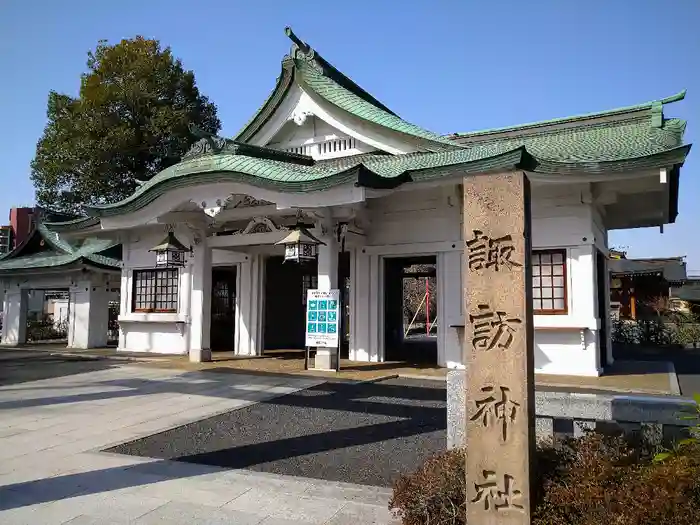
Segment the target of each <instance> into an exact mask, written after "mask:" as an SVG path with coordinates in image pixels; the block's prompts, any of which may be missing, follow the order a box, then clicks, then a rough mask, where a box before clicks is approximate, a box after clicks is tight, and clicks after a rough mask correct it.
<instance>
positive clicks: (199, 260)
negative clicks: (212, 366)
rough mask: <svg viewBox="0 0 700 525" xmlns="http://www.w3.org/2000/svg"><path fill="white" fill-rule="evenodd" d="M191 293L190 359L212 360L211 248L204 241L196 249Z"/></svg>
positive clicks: (199, 360) (195, 360)
mask: <svg viewBox="0 0 700 525" xmlns="http://www.w3.org/2000/svg"><path fill="white" fill-rule="evenodd" d="M191 272H192V292H191V294H190V301H191V303H190V304H191V308H190V361H193V362H202V361H211V347H210V346H209V336H210V328H211V248H209V247H208V246H207V245H206V243H204V242H202V243H200V244H199V245H197V246H196V247H195V249H194V254H193V264H192V268H191Z"/></svg>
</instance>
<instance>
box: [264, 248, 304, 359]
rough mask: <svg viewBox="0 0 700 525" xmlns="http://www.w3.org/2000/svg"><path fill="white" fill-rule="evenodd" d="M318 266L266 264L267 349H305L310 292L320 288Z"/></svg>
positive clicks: (279, 260) (278, 259) (272, 259)
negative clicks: (307, 306) (308, 292)
mask: <svg viewBox="0 0 700 525" xmlns="http://www.w3.org/2000/svg"><path fill="white" fill-rule="evenodd" d="M316 283H317V264H316V262H315V261H314V262H309V263H304V264H297V263H290V262H288V263H285V262H284V257H278V256H273V257H269V258H268V259H267V261H266V262H265V344H264V347H265V350H277V349H288V350H294V349H296V350H301V349H303V348H304V343H305V341H306V322H305V316H306V290H308V289H310V288H316Z"/></svg>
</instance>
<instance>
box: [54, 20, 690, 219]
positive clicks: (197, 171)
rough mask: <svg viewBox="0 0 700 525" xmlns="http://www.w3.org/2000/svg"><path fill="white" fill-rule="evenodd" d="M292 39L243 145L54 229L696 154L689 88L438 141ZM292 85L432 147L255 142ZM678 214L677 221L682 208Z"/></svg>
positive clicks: (214, 145)
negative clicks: (168, 208)
mask: <svg viewBox="0 0 700 525" xmlns="http://www.w3.org/2000/svg"><path fill="white" fill-rule="evenodd" d="M288 34H289V36H290V38H291V39H292V41H293V42H294V45H293V46H292V52H291V54H290V56H287V57H285V59H284V61H283V67H282V75H281V76H280V78H279V79H278V81H277V85H276V87H275V90H274V91H273V93H272V95H271V96H270V97H269V98H268V99H267V101H266V102H265V104H263V106H262V107H261V108H260V110H259V111H258V112H257V113H256V114H255V116H254V117H253V118H252V119H251V121H250V122H249V123H248V124H246V126H244V128H243V130H242V131H241V132H240V133H239V135H238V136H237V139H236V140H227V139H223V138H220V137H213V136H205V137H204V138H202V139H201V140H200V141H199V142H198V143H196V144H195V145H194V146H193V148H192V150H191V151H190V152H188V154H187V155H185V157H183V160H182V161H181V162H180V163H178V164H176V165H174V166H171V167H169V168H167V169H165V170H163V171H162V172H161V173H159V174H158V175H156V176H155V177H154V178H152V179H151V180H149V181H148V182H145V183H143V184H142V185H140V187H139V188H138V189H137V190H136V191H135V192H134V194H132V195H131V196H130V197H128V198H127V199H124V200H123V201H121V202H117V203H114V204H109V205H105V206H95V207H91V208H88V210H87V212H88V215H89V216H90V217H87V218H84V219H79V220H74V221H68V222H64V223H60V224H53V225H52V228H54V229H56V230H57V231H67V230H74V229H82V228H87V227H90V226H95V225H98V224H99V217H104V216H113V215H119V214H123V213H128V212H130V211H134V210H137V209H139V208H140V207H143V206H145V205H146V204H148V203H149V202H151V201H153V200H154V199H155V198H157V197H158V196H159V195H162V194H163V193H164V192H165V191H169V190H171V189H175V188H181V187H186V186H191V185H196V184H205V183H214V182H241V183H245V184H249V185H250V186H254V187H260V188H267V189H271V190H274V191H279V192H289V193H298V192H308V191H319V190H324V189H328V188H331V187H334V186H338V185H341V184H355V185H357V186H365V187H370V188H392V187H396V186H398V185H400V184H404V183H406V182H410V181H417V180H427V179H435V178H439V177H446V176H453V175H456V174H457V173H475V172H478V171H479V170H480V171H482V172H483V171H486V170H489V169H507V168H508V167H509V168H511V169H514V168H520V169H525V170H527V171H530V172H534V173H541V174H558V175H567V174H571V173H592V174H593V173H596V174H597V173H616V172H618V173H619V172H625V171H639V170H646V169H652V168H661V167H664V168H668V167H671V168H673V169H674V171H673V173H676V174H677V173H678V168H679V167H680V166H681V165H682V164H683V162H684V161H685V158H686V155H687V154H688V152H689V150H690V145H684V144H683V134H684V131H685V127H686V123H685V121H683V120H679V119H673V118H672V119H666V118H664V115H663V106H664V104H668V103H671V102H675V101H678V100H681V99H682V98H683V97H684V96H685V92H682V93H679V94H677V95H674V96H672V97H668V98H665V99H661V100H658V101H653V102H648V103H645V104H639V105H636V106H629V107H626V108H619V109H613V110H609V111H604V112H600V113H593V114H588V115H581V116H576V117H568V118H564V119H555V120H550V121H545V122H538V123H532V124H525V125H522V126H515V127H509V128H500V129H496V130H487V131H481V132H473V133H467V134H456V135H452V136H450V137H444V136H440V135H437V134H435V133H432V132H430V131H427V130H424V129H422V128H419V127H418V126H414V125H412V124H410V123H408V122H406V121H404V120H402V119H400V118H399V117H398V116H396V115H395V114H394V113H393V112H391V110H389V109H388V108H387V107H386V106H384V105H383V104H381V103H380V102H379V101H377V100H376V99H374V98H373V97H372V96H371V95H369V94H368V93H367V92H366V91H364V90H363V89H362V88H360V87H359V86H358V85H357V84H355V83H354V82H353V81H352V80H350V79H349V78H348V77H346V76H345V75H343V74H342V73H340V72H339V71H338V70H337V69H335V68H334V67H333V66H331V65H330V64H329V63H328V62H327V61H325V60H324V59H323V58H322V57H320V55H318V54H317V53H316V52H315V51H314V50H313V49H311V48H310V47H309V46H308V45H307V44H305V43H304V42H302V41H301V40H299V39H298V38H296V36H295V35H294V34H293V33H291V31H289V33H288ZM293 82H299V83H300V84H301V85H302V86H303V87H304V88H305V89H308V90H310V91H313V93H315V94H317V95H318V96H320V97H322V98H323V99H324V100H326V101H328V102H329V103H331V104H334V105H335V106H337V107H339V108H341V109H342V110H344V111H347V112H349V113H352V114H353V115H355V116H357V117H359V118H362V119H364V120H365V121H368V122H373V123H374V124H376V125H378V126H382V127H385V128H387V129H391V130H393V131H397V132H400V133H404V134H406V135H411V136H413V137H417V138H420V139H422V140H423V141H424V145H425V149H428V150H430V151H428V152H420V153H409V154H403V155H389V154H386V153H382V152H374V153H369V154H363V155H356V156H350V157H343V158H339V159H333V160H321V161H316V160H314V159H312V158H311V157H307V156H305V155H297V154H289V153H284V152H279V151H275V150H271V149H269V148H261V147H257V146H253V145H250V144H247V143H246V141H248V140H249V139H250V138H252V137H254V136H255V134H256V133H257V131H258V130H260V129H261V127H262V126H263V125H264V124H265V122H267V120H268V119H269V118H270V117H271V115H272V114H273V113H274V111H275V109H276V108H277V107H278V106H279V104H280V103H281V101H282V100H283V99H284V95H285V94H286V93H287V92H288V90H289V88H290V86H291V85H292V83H293ZM676 185H677V184H676ZM675 199H676V197H673V196H672V197H671V200H672V201H674V200H675ZM674 206H675V204H674V203H673V202H672V203H671V207H672V208H673V207H674ZM671 216H672V217H674V218H675V212H673V213H671Z"/></svg>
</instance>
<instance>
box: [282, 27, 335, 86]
mask: <svg viewBox="0 0 700 525" xmlns="http://www.w3.org/2000/svg"><path fill="white" fill-rule="evenodd" d="M284 34H285V35H287V36H288V37H289V39H290V40H291V41H292V42H293V43H292V49H291V51H290V52H289V56H290V57H291V58H292V59H299V60H304V61H306V63H307V64H308V65H310V66H311V67H314V68H316V70H318V71H319V72H320V73H322V74H324V75H325V71H324V63H325V60H323V58H322V57H321V55H319V54H318V53H317V52H316V50H315V49H314V48H312V47H311V46H310V45H309V44H307V43H306V42H304V41H303V40H302V39H301V38H299V37H298V36H297V35H296V34H294V31H292V28H291V27H289V26H287V27H285V28H284Z"/></svg>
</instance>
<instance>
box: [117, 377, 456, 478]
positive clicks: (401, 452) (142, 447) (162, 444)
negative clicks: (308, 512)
mask: <svg viewBox="0 0 700 525" xmlns="http://www.w3.org/2000/svg"><path fill="white" fill-rule="evenodd" d="M445 429H446V410H445V383H444V382H442V381H417V380H407V379H394V380H387V381H381V382H378V383H370V384H348V383H324V384H322V385H319V386H317V387H313V388H309V389H307V390H302V391H300V392H296V393H294V394H290V395H285V396H281V397H277V398H274V399H271V400H269V401H266V402H263V403H258V404H255V405H252V406H248V407H244V408H240V409H237V410H233V411H231V412H227V413H225V414H222V415H219V416H215V417H212V418H208V419H204V420H202V421H197V422H194V423H190V424H187V425H184V426H181V427H178V428H176V429H172V430H168V431H166V432H162V433H160V434H155V435H152V436H149V437H147V438H144V439H140V440H137V441H133V442H130V443H124V444H121V445H118V446H116V447H113V448H111V449H109V450H108V451H109V452H116V453H120V454H130V455H135V456H146V457H152V458H160V459H174V460H179V461H186V462H190V463H202V464H206V465H216V466H219V467H226V468H236V469H251V470H256V471H261V472H269V473H275V474H286V475H292V476H304V477H309V478H317V479H325V480H330V481H343V482H349V483H358V484H363V485H377V486H387V487H388V486H391V485H392V483H393V481H394V479H396V477H397V476H398V475H399V474H403V473H408V472H411V471H413V470H415V469H416V468H417V467H418V466H419V465H420V464H421V463H422V462H423V461H424V460H425V459H426V458H428V457H429V456H431V455H433V454H436V453H438V452H441V451H443V450H444V449H445V443H446V441H445V440H446V431H445Z"/></svg>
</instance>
